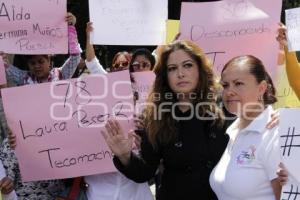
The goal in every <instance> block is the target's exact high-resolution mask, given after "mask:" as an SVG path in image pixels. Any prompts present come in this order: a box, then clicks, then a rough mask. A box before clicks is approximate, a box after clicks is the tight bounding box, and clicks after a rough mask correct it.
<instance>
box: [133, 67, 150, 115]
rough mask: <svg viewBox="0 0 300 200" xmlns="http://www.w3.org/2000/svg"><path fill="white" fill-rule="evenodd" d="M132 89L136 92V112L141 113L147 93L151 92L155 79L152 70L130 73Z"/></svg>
mask: <svg viewBox="0 0 300 200" xmlns="http://www.w3.org/2000/svg"><path fill="white" fill-rule="evenodd" d="M132 77H133V80H134V82H133V89H134V91H135V92H137V101H136V103H135V105H136V112H137V113H141V112H142V110H143V109H144V108H145V106H146V101H147V98H148V94H149V93H150V92H151V89H152V85H153V83H154V81H155V74H154V72H152V71H148V72H135V73H132Z"/></svg>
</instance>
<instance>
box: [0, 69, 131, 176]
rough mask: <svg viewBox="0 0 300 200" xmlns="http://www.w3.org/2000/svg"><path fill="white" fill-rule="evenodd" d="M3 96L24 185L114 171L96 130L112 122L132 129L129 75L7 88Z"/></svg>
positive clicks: (94, 77) (104, 144)
mask: <svg viewBox="0 0 300 200" xmlns="http://www.w3.org/2000/svg"><path fill="white" fill-rule="evenodd" d="M2 95H3V103H4V110H5V114H6V116H7V119H8V124H9V126H10V128H11V129H12V131H13V132H14V133H15V134H16V135H17V144H18V145H17V149H16V153H17V157H18V160H19V165H20V170H21V174H22V178H23V181H34V180H47V179H57V178H68V177H76V176H85V175H91V174H98V173H106V172H112V171H115V168H114V166H113V164H112V161H111V159H112V152H111V151H110V150H109V149H108V147H107V145H106V143H105V141H104V139H103V138H102V135H101V133H100V130H101V129H102V128H104V125H105V123H106V121H107V119H109V118H111V117H115V118H116V119H117V120H119V121H120V123H121V126H123V128H124V129H125V131H128V130H129V129H130V128H131V129H132V123H131V120H130V119H131V118H132V113H133V110H134V108H133V97H132V89H131V83H130V79H129V73H128V71H124V72H117V73H112V74H108V75H97V76H88V77H85V78H83V79H72V80H70V81H59V82H53V83H46V84H39V85H34V86H23V87H18V88H11V89H5V90H4V91H2Z"/></svg>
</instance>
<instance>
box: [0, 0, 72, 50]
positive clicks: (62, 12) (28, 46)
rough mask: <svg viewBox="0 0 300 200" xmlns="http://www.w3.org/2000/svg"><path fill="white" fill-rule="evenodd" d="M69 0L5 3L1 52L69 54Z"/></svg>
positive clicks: (0, 16) (1, 5)
mask: <svg viewBox="0 0 300 200" xmlns="http://www.w3.org/2000/svg"><path fill="white" fill-rule="evenodd" d="M66 5H67V4H66V0H39V1H36V0H1V1H0V27H1V30H0V50H1V51H4V52H6V53H15V54H55V53H67V50H68V38H67V23H66V22H65V16H66V13H67V8H66Z"/></svg>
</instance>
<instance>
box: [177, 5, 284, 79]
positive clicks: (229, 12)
mask: <svg viewBox="0 0 300 200" xmlns="http://www.w3.org/2000/svg"><path fill="white" fill-rule="evenodd" d="M270 4H271V5H272V6H270ZM281 4H282V1H281V0H269V1H261V0H252V1H249V0H231V1H226V0H225V1H218V2H210V3H182V9H181V18H180V32H181V38H186V39H190V40H192V41H194V42H196V43H197V44H199V46H200V47H201V48H202V49H203V50H204V52H205V53H206V54H207V55H208V56H209V57H210V58H211V60H212V62H213V63H214V67H215V69H216V71H218V72H220V71H221V70H222V68H223V66H224V64H225V63H226V62H227V61H229V60H230V59H231V58H233V57H235V56H239V55H249V54H250V55H254V56H256V57H258V58H259V59H261V60H262V61H263V62H264V64H265V66H266V67H267V68H268V70H269V72H270V73H271V74H272V76H273V77H274V73H275V71H276V70H275V69H276V66H277V64H276V61H277V55H278V43H277V41H276V34H277V27H278V25H277V24H278V22H279V21H280V13H281Z"/></svg>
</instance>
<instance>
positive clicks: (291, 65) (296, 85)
mask: <svg viewBox="0 0 300 200" xmlns="http://www.w3.org/2000/svg"><path fill="white" fill-rule="evenodd" d="M277 40H278V42H279V43H280V45H282V46H283V47H284V50H285V56H286V73H287V77H288V80H289V83H290V85H291V87H292V88H293V90H294V91H295V93H296V95H297V97H298V99H299V100H300V78H299V77H300V64H299V63H298V59H297V56H296V53H295V52H289V50H288V47H287V37H286V27H285V26H283V25H282V24H281V25H280V28H279V30H278V37H277Z"/></svg>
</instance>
